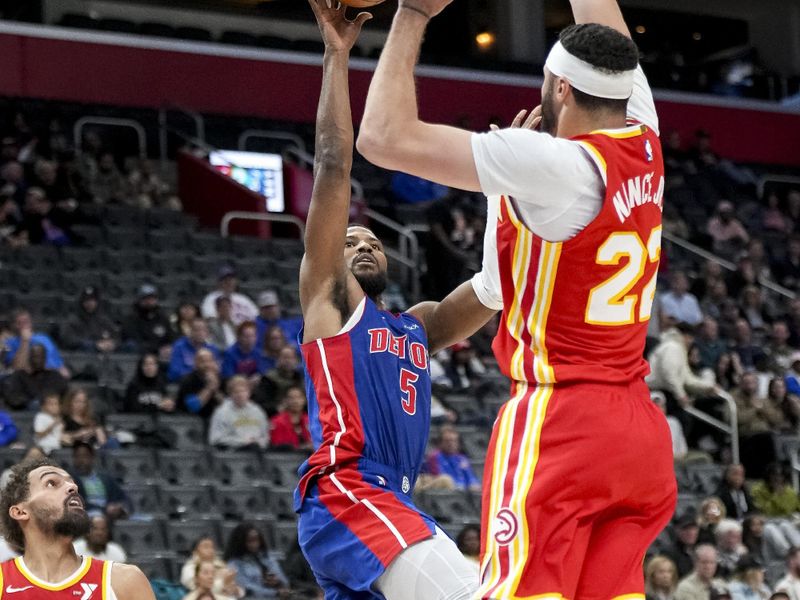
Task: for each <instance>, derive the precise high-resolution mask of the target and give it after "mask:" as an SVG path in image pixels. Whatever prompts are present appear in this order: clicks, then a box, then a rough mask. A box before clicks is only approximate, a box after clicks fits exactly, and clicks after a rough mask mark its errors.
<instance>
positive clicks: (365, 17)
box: [353, 12, 372, 27]
mask: <svg viewBox="0 0 800 600" xmlns="http://www.w3.org/2000/svg"><path fill="white" fill-rule="evenodd" d="M371 18H372V13H368V12H360V13H358V15H356V18H355V19H353V22H354V23H355V24H356V25H358V26H359V27H361V26H362V25H363V24H364V23H366V22H367V21H369V20H370V19H371Z"/></svg>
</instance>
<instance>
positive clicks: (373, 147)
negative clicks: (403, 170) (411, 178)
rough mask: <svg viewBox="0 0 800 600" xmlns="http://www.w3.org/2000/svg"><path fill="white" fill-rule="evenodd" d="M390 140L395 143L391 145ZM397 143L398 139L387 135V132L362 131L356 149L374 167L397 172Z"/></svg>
mask: <svg viewBox="0 0 800 600" xmlns="http://www.w3.org/2000/svg"><path fill="white" fill-rule="evenodd" d="M390 139H391V140H393V143H390ZM397 141H398V140H397V138H394V137H391V136H390V135H387V133H386V132H381V133H378V132H374V131H369V130H366V131H365V130H363V129H362V131H361V132H360V133H359V135H358V139H357V140H356V149H357V150H358V152H359V153H360V154H361V156H363V157H364V158H366V159H367V160H368V161H369V162H371V163H372V164H373V165H375V166H378V167H382V168H384V169H390V170H397V169H398V165H397V156H396V149H397V148H398V144H397Z"/></svg>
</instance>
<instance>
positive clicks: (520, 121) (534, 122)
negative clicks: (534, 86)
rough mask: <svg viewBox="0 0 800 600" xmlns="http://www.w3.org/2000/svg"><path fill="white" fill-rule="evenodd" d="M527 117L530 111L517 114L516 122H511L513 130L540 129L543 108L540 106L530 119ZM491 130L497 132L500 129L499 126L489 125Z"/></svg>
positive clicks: (531, 114)
mask: <svg viewBox="0 0 800 600" xmlns="http://www.w3.org/2000/svg"><path fill="white" fill-rule="evenodd" d="M525 115H528V111H527V110H525V109H524V108H523V109H522V110H521V111H519V112H518V113H517V116H516V117H514V120H513V121H512V122H511V129H520V128H522V129H538V127H539V124H540V123H541V122H542V106H541V105H539V106H537V107H536V108H534V109H533V110H532V111H531V113H530V114H529V115H528V118H527V119H526V118H525ZM489 128H490V129H491V130H492V131H497V130H498V129H500V128H499V127H498V126H497V125H494V124H492V125H489Z"/></svg>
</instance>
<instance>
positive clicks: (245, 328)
mask: <svg viewBox="0 0 800 600" xmlns="http://www.w3.org/2000/svg"><path fill="white" fill-rule="evenodd" d="M257 340H258V337H257V335H256V324H255V322H254V321H245V322H244V323H242V324H241V325H239V326H238V327H237V328H236V343H235V344H233V346H231V347H230V348H228V349H227V350H225V353H224V354H223V355H222V377H223V378H224V379H228V378H229V377H233V376H234V375H244V376H245V377H248V378H253V382H252V385H251V388H252V387H253V386H254V385H255V384H256V383H257V382H258V380H259V378H260V377H261V372H262V370H263V369H262V366H263V360H262V357H261V351H260V350H259V349H258V347H257V346H256V342H257Z"/></svg>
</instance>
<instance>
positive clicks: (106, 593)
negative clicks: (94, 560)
mask: <svg viewBox="0 0 800 600" xmlns="http://www.w3.org/2000/svg"><path fill="white" fill-rule="evenodd" d="M113 565H114V563H113V561H110V560H107V561H106V562H105V563H104V564H103V576H102V578H101V582H102V583H101V584H100V585H101V586H102V590H101V594H100V598H101V600H116V597H117V595H116V594H115V593H114V588H112V587H111V567H112V566H113Z"/></svg>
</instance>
